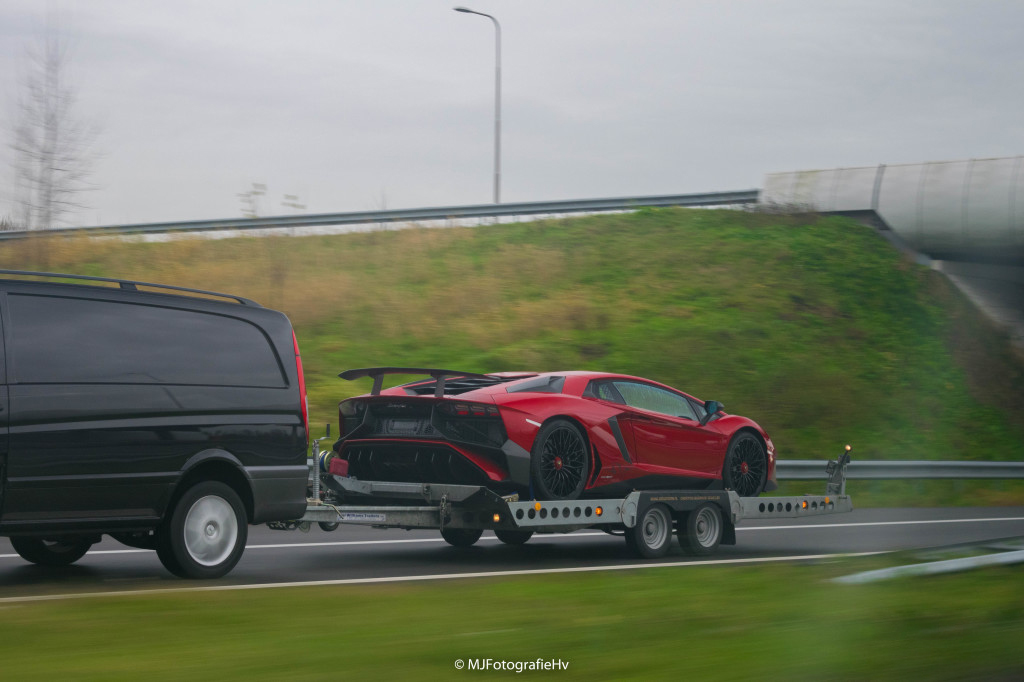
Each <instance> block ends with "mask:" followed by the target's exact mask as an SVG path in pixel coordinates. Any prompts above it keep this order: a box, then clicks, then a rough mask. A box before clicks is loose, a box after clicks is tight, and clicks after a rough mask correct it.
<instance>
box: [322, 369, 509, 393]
mask: <svg viewBox="0 0 1024 682" xmlns="http://www.w3.org/2000/svg"><path fill="white" fill-rule="evenodd" d="M386 374H426V375H428V376H430V377H431V378H433V379H436V380H437V385H436V386H435V387H434V397H435V398H443V397H444V380H445V378H446V377H466V378H468V379H494V378H495V377H494V376H492V375H489V374H476V373H474V372H460V371H459V370H455V369H432V368H425V367H364V368H363V369H347V370H345V371H344V372H342V373H341V374H339V375H338V376H339V377H341V378H342V379H345V380H346V381H354V380H356V379H362V378H364V377H371V378H372V379H373V389H372V390H371V391H370V395H380V391H381V389H382V388H384V375H386Z"/></svg>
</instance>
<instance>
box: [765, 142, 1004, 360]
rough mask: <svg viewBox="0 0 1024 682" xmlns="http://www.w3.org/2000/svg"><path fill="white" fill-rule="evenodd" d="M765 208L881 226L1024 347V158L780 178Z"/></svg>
mask: <svg viewBox="0 0 1024 682" xmlns="http://www.w3.org/2000/svg"><path fill="white" fill-rule="evenodd" d="M759 203H761V204H766V205H776V206H779V207H780V208H786V209H795V210H813V211H820V212H822V213H842V214H847V215H852V216H854V217H857V218H860V219H863V220H865V221H867V222H871V223H872V224H874V225H875V226H876V227H878V228H879V229H880V230H881V231H882V232H883V234H886V236H888V237H889V238H890V239H891V240H893V241H894V242H896V243H897V244H899V245H902V246H904V247H905V248H908V249H910V250H912V251H914V252H915V253H917V254H919V255H920V257H921V261H922V262H925V263H928V264H929V265H931V266H932V267H934V268H935V269H937V270H940V271H942V272H944V273H945V274H946V275H947V276H948V277H949V278H950V279H951V280H952V281H953V282H954V283H955V284H956V285H957V286H958V287H959V288H960V289H961V290H962V291H963V292H964V293H965V294H966V295H967V296H968V297H969V298H970V299H971V300H972V301H974V303H975V304H976V305H978V306H979V307H980V308H981V309H982V310H984V311H985V312H986V313H987V314H988V315H989V317H991V318H992V319H994V320H996V321H997V322H998V323H1000V324H1001V325H1003V326H1005V327H1006V328H1007V330H1008V331H1009V333H1010V335H1011V337H1012V339H1013V341H1014V343H1015V344H1016V345H1017V346H1018V347H1020V348H1024V156H1014V157H1005V158H998V159H970V160H966V161H940V162H932V163H917V164H902V165H892V166H886V165H880V166H869V167H861V168H836V169H832V170H815V171H798V172H793V173H772V174H770V175H768V176H766V178H765V183H764V189H763V190H762V191H761V195H760V198H759Z"/></svg>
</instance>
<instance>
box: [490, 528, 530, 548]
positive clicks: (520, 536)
mask: <svg viewBox="0 0 1024 682" xmlns="http://www.w3.org/2000/svg"><path fill="white" fill-rule="evenodd" d="M494 534H495V535H496V536H497V537H498V540H500V541H501V542H504V543H505V544H506V545H525V544H526V543H527V542H528V541H529V540H530V538H532V537H533V531H532V530H496V531H494Z"/></svg>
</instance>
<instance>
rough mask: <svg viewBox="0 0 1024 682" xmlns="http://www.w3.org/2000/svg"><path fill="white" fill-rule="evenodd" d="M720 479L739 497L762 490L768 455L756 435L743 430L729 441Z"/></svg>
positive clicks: (766, 474) (766, 471) (753, 494)
mask: <svg viewBox="0 0 1024 682" xmlns="http://www.w3.org/2000/svg"><path fill="white" fill-rule="evenodd" d="M722 480H723V482H724V483H725V487H726V488H728V489H730V490H735V491H736V494H737V495H739V496H740V497H757V496H758V495H760V494H761V493H762V492H764V487H765V483H766V481H767V480H768V455H767V454H766V453H765V451H764V445H762V444H761V440H760V439H759V438H758V437H757V436H755V435H754V434H752V433H749V432H744V433H741V434H739V435H738V436H736V437H735V438H733V440H732V442H731V443H729V451H728V452H727V453H726V455H725V465H724V466H723V467H722Z"/></svg>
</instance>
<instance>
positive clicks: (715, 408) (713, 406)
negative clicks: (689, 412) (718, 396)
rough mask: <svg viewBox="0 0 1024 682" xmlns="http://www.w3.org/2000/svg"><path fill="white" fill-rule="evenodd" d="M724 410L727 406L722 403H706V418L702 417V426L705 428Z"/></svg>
mask: <svg viewBox="0 0 1024 682" xmlns="http://www.w3.org/2000/svg"><path fill="white" fill-rule="evenodd" d="M724 409H725V405H723V404H722V403H720V402H718V401H717V400H709V401H707V402H706V403H704V416H703V417H701V420H700V425H701V426H704V425H705V424H707V423H708V422H709V421H711V418H712V417H714V416H715V415H716V414H718V413H719V412H721V411H722V410H724Z"/></svg>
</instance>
